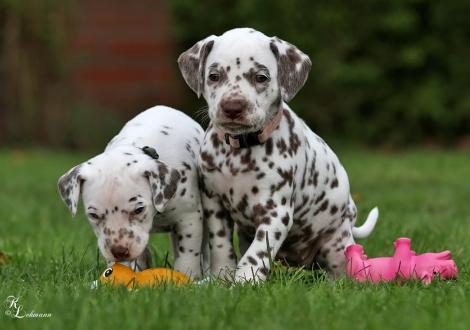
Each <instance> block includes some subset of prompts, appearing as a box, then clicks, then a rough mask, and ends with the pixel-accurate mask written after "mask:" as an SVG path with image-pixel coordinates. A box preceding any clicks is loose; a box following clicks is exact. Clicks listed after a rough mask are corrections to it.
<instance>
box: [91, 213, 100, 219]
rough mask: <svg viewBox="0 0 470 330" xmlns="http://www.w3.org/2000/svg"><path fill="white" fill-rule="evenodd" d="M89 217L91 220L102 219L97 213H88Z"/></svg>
mask: <svg viewBox="0 0 470 330" xmlns="http://www.w3.org/2000/svg"><path fill="white" fill-rule="evenodd" d="M88 215H89V216H90V218H92V219H94V220H99V219H100V217H99V216H98V214H96V213H88Z"/></svg>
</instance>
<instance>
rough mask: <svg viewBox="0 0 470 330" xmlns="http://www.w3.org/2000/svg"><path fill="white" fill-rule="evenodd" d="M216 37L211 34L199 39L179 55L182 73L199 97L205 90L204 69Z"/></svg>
mask: <svg viewBox="0 0 470 330" xmlns="http://www.w3.org/2000/svg"><path fill="white" fill-rule="evenodd" d="M215 38H216V37H215V36H210V37H207V38H206V39H203V40H201V41H198V42H197V43H196V44H194V46H192V47H191V48H189V49H188V50H187V51H185V52H183V53H182V54H181V55H180V56H179V57H178V66H179V68H180V71H181V74H182V75H183V78H184V80H185V81H186V83H187V84H188V86H189V87H190V88H191V89H192V90H193V91H194V93H196V94H197V97H199V96H201V93H202V92H203V91H204V69H205V67H206V60H207V56H208V55H209V53H210V51H211V50H212V47H213V46H214V39H215Z"/></svg>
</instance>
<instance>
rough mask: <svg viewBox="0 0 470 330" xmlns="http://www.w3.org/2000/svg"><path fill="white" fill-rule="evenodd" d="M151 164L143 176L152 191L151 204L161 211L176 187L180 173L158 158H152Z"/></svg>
mask: <svg viewBox="0 0 470 330" xmlns="http://www.w3.org/2000/svg"><path fill="white" fill-rule="evenodd" d="M152 163H153V164H152V165H151V166H150V168H149V169H147V170H145V172H144V176H145V177H146V178H148V180H149V183H150V190H151V191H152V200H153V205H154V206H155V209H156V210H157V212H159V213H162V212H163V211H164V210H165V206H166V204H167V203H168V201H170V200H171V199H172V198H173V196H174V195H175V193H176V190H177V189H178V184H179V182H180V178H181V175H180V173H179V172H178V171H177V170H175V169H171V168H169V167H168V165H167V164H165V163H164V162H161V161H159V160H152Z"/></svg>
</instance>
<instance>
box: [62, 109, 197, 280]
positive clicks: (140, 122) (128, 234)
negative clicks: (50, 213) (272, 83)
mask: <svg viewBox="0 0 470 330" xmlns="http://www.w3.org/2000/svg"><path fill="white" fill-rule="evenodd" d="M202 138H203V130H202V128H201V127H200V126H199V124H197V123H196V122H195V121H194V120H192V119H191V118H189V117H188V116H186V115H185V114H183V113H182V112H179V111H177V110H174V109H171V108H168V107H165V106H156V107H153V108H151V109H149V110H147V111H144V112H142V113H141V114H139V115H138V116H136V117H135V118H134V119H132V120H131V121H129V122H128V123H127V124H126V125H125V126H124V128H123V129H122V130H121V132H120V133H119V134H118V135H117V136H115V137H114V138H113V139H112V141H111V142H110V143H109V144H108V146H107V147H106V149H105V151H104V152H103V153H102V154H100V155H98V156H96V157H94V158H92V159H90V160H88V161H86V162H84V163H82V164H80V165H77V166H75V167H74V168H72V169H71V170H70V171H68V172H67V173H66V174H64V175H63V176H62V177H61V178H60V179H59V183H58V185H59V192H60V196H61V197H62V199H63V200H64V202H65V204H66V205H67V207H68V208H69V209H70V211H71V212H72V215H75V213H76V212H77V205H78V202H79V197H80V195H81V196H82V198H83V203H84V207H85V212H86V215H87V217H88V219H89V222H90V224H91V226H92V228H93V230H94V232H95V234H96V236H97V238H98V246H99V248H100V251H101V253H102V254H103V256H104V257H105V259H106V260H107V262H108V263H114V262H117V261H119V262H124V263H126V262H127V263H128V264H132V266H134V267H137V268H140V269H145V268H148V267H149V264H150V253H149V249H148V247H147V244H148V239H149V233H151V232H170V233H171V240H172V243H173V253H174V257H175V263H174V267H175V269H176V270H178V271H181V272H184V273H186V274H187V275H189V276H192V277H198V276H200V275H201V249H202V237H203V234H202V233H203V222H202V207H201V199H200V193H199V188H198V176H197V163H196V161H197V154H198V153H199V149H200V143H201V141H202Z"/></svg>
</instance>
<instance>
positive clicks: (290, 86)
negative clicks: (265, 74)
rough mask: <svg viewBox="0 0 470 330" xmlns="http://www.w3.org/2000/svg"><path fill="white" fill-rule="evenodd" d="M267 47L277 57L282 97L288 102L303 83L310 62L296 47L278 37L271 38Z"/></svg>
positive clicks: (308, 70) (310, 64)
mask: <svg viewBox="0 0 470 330" xmlns="http://www.w3.org/2000/svg"><path fill="white" fill-rule="evenodd" d="M269 47H270V48H271V51H272V52H273V54H274V56H275V57H276V59H277V67H278V70H277V71H278V72H277V77H278V82H279V87H280V89H281V96H282V99H283V100H284V101H285V102H289V101H290V100H292V98H293V97H294V96H295V94H297V92H298V91H299V90H300V89H301V88H302V86H303V85H304V84H305V81H306V80H307V77H308V73H309V72H310V68H311V66H312V62H311V61H310V58H309V57H308V56H307V55H306V54H304V53H303V52H301V51H300V50H299V49H298V48H297V47H295V46H294V45H292V44H290V43H288V42H286V41H284V40H281V39H279V38H278V37H274V38H272V39H271V42H270V43H269Z"/></svg>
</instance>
